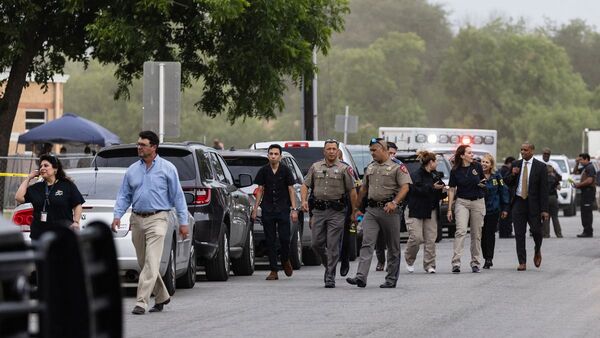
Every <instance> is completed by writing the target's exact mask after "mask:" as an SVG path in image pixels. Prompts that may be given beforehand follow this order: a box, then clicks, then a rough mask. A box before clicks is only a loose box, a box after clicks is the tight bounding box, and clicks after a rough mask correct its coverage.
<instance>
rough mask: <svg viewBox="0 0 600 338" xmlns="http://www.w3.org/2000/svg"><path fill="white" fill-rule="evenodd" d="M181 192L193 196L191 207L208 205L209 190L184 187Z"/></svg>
mask: <svg viewBox="0 0 600 338" xmlns="http://www.w3.org/2000/svg"><path fill="white" fill-rule="evenodd" d="M183 191H185V192H188V193H192V194H194V201H193V202H192V203H191V204H192V205H207V204H209V203H210V188H195V187H184V188H183Z"/></svg>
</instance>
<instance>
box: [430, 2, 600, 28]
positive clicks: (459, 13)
mask: <svg viewBox="0 0 600 338" xmlns="http://www.w3.org/2000/svg"><path fill="white" fill-rule="evenodd" d="M429 1H430V2H432V3H437V4H442V5H444V7H445V9H446V10H447V11H448V12H450V23H451V24H452V25H453V26H454V27H455V28H457V27H460V26H462V25H464V24H466V23H470V24H475V25H477V26H480V25H481V24H483V23H485V22H487V21H489V18H490V17H493V16H495V17H497V16H499V15H500V16H508V17H513V18H518V17H524V18H525V19H526V20H527V22H528V23H529V25H530V26H538V25H543V24H544V18H548V19H551V20H552V21H554V22H556V23H558V24H562V23H568V22H569V20H571V19H574V18H580V19H584V20H585V21H586V22H587V23H588V24H591V25H594V26H596V28H598V27H600V1H599V0H429Z"/></svg>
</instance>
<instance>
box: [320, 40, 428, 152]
mask: <svg viewBox="0 0 600 338" xmlns="http://www.w3.org/2000/svg"><path fill="white" fill-rule="evenodd" d="M424 52H425V43H424V41H423V40H422V39H421V38H420V37H418V36H417V35H416V34H414V33H398V32H391V33H388V34H386V35H384V36H383V37H381V38H379V39H377V40H376V41H374V42H373V43H372V44H371V45H370V46H369V47H368V48H353V49H338V48H335V49H333V50H332V52H331V54H330V56H329V57H328V58H327V59H326V60H325V61H324V63H323V64H322V65H321V67H320V68H321V72H320V73H319V76H320V80H319V81H320V83H321V86H320V87H319V88H320V97H321V103H322V104H321V107H323V108H322V109H321V112H322V116H324V119H325V121H326V122H325V123H323V128H322V129H323V130H324V133H325V135H327V136H333V135H338V136H341V133H338V134H335V133H334V130H333V121H334V120H335V115H339V114H343V112H344V107H345V106H346V105H348V106H350V107H351V113H352V115H358V116H359V122H360V125H361V128H362V130H361V132H360V133H358V134H357V135H350V140H351V141H354V142H358V141H360V139H361V137H363V136H364V134H368V135H370V136H372V135H374V134H375V133H376V132H377V128H378V127H379V126H382V125H404V124H410V125H420V124H423V123H425V122H426V115H425V114H424V111H423V109H422V107H421V106H420V104H419V100H418V99H417V88H416V85H417V83H418V79H419V78H420V77H421V76H422V74H423V65H422V63H421V57H422V56H423V54H424ZM327 122H329V123H327Z"/></svg>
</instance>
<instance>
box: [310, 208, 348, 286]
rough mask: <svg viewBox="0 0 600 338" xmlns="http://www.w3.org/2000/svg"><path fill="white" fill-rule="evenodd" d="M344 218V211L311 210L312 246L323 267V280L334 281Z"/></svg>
mask: <svg viewBox="0 0 600 338" xmlns="http://www.w3.org/2000/svg"><path fill="white" fill-rule="evenodd" d="M345 220H346V217H345V213H344V211H335V210H333V209H325V210H318V209H314V210H313V225H312V241H313V242H312V247H313V250H314V251H315V253H316V254H317V255H319V257H321V263H323V266H324V267H325V282H334V283H335V270H336V269H335V267H336V265H337V263H338V260H339V258H340V240H341V238H342V232H343V231H344V221H345ZM325 248H327V250H326V249H325Z"/></svg>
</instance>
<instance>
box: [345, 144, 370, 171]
mask: <svg viewBox="0 0 600 338" xmlns="http://www.w3.org/2000/svg"><path fill="white" fill-rule="evenodd" d="M348 150H349V151H350V153H351V154H352V157H353V158H354V163H356V168H357V170H358V174H359V175H361V176H362V175H364V172H365V168H366V167H367V166H368V165H369V163H371V161H373V156H371V152H370V151H369V148H368V147H365V149H356V148H350V147H348Z"/></svg>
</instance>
